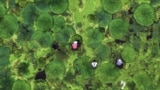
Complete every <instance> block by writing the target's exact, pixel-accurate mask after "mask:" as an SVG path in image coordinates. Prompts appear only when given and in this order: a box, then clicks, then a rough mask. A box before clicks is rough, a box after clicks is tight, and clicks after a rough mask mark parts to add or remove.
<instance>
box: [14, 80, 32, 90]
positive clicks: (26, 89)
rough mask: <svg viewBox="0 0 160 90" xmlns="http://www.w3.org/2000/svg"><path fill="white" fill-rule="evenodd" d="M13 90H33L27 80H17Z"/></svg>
mask: <svg viewBox="0 0 160 90" xmlns="http://www.w3.org/2000/svg"><path fill="white" fill-rule="evenodd" d="M12 90H31V85H30V83H29V82H27V81H25V80H16V81H15V82H14V84H13V87H12Z"/></svg>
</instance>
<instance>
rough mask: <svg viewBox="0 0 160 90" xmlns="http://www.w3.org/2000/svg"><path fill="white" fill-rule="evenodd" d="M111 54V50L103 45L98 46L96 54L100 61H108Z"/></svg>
mask: <svg viewBox="0 0 160 90" xmlns="http://www.w3.org/2000/svg"><path fill="white" fill-rule="evenodd" d="M109 52H110V49H109V48H108V47H107V46H105V45H103V44H100V45H98V46H97V48H96V49H95V54H96V57H97V58H98V60H106V59H107V57H108V56H109Z"/></svg>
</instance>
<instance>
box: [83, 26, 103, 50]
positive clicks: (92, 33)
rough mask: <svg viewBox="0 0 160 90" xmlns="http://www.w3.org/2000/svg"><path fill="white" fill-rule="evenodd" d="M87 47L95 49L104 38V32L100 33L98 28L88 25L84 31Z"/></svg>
mask: <svg viewBox="0 0 160 90" xmlns="http://www.w3.org/2000/svg"><path fill="white" fill-rule="evenodd" d="M85 34H86V36H87V37H86V38H87V42H85V44H87V46H88V47H91V48H92V49H95V48H96V47H97V46H98V45H100V44H101V42H102V40H103V39H104V38H105V35H104V33H101V32H100V30H99V28H93V27H88V28H87V29H86V31H85Z"/></svg>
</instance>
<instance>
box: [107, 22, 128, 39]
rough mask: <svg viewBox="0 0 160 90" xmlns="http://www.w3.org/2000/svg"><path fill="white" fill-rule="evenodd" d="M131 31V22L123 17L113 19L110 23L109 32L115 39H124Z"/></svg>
mask: <svg viewBox="0 0 160 90" xmlns="http://www.w3.org/2000/svg"><path fill="white" fill-rule="evenodd" d="M128 31H129V24H128V22H126V21H125V20H123V19H113V20H112V21H111V22H110V24H109V32H110V34H111V36H112V37H113V38H115V39H123V38H124V36H125V35H126V34H127V33H128Z"/></svg>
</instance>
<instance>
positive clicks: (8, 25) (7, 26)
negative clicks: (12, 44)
mask: <svg viewBox="0 0 160 90" xmlns="http://www.w3.org/2000/svg"><path fill="white" fill-rule="evenodd" d="M0 30H1V33H0V37H1V38H10V37H11V36H12V35H14V34H16V33H17V32H18V21H17V18H16V17H15V16H13V15H5V16H4V18H3V19H2V21H1V22H0Z"/></svg>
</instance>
